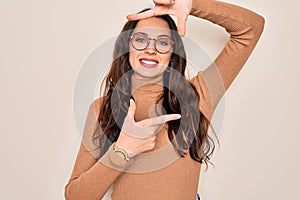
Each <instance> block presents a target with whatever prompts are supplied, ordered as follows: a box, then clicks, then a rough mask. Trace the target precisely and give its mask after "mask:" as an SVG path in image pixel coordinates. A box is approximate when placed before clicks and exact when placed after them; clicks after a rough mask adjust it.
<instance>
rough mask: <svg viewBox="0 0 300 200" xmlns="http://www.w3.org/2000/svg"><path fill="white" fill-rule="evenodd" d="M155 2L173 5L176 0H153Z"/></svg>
mask: <svg viewBox="0 0 300 200" xmlns="http://www.w3.org/2000/svg"><path fill="white" fill-rule="evenodd" d="M153 2H154V3H155V4H159V5H173V4H174V3H175V0H153Z"/></svg>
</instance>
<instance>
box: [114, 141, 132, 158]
mask: <svg viewBox="0 0 300 200" xmlns="http://www.w3.org/2000/svg"><path fill="white" fill-rule="evenodd" d="M113 150H114V152H115V153H116V154H118V156H120V157H121V158H123V159H124V161H126V162H129V161H130V158H129V156H128V153H127V152H126V151H125V150H124V149H121V148H119V147H117V145H116V142H114V143H113Z"/></svg>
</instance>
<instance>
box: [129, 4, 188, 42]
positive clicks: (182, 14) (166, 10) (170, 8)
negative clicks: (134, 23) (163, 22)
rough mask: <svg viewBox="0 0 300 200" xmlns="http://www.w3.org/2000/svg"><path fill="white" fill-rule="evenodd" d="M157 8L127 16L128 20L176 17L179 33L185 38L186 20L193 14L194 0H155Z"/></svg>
mask: <svg viewBox="0 0 300 200" xmlns="http://www.w3.org/2000/svg"><path fill="white" fill-rule="evenodd" d="M153 2H154V4H155V6H154V8H152V9H151V10H148V11H145V12H143V13H139V14H130V15H127V19H128V20H140V19H146V18H150V17H154V16H159V15H165V14H169V15H174V16H176V17H177V18H178V33H179V34H180V35H181V36H183V35H184V34H185V29H186V25H185V23H186V20H187V18H188V16H189V14H190V12H191V8H192V0H153Z"/></svg>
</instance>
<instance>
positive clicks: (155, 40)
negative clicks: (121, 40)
mask: <svg viewBox="0 0 300 200" xmlns="http://www.w3.org/2000/svg"><path fill="white" fill-rule="evenodd" d="M137 34H143V35H145V36H147V45H146V47H145V48H142V49H138V48H136V47H135V46H134V44H133V42H132V39H133V37H134V36H135V35H137ZM163 37H166V38H168V39H169V40H170V42H171V48H170V49H169V50H168V51H166V52H161V51H159V50H158V49H157V47H156V44H157V40H158V39H154V38H150V37H149V36H148V34H147V33H143V32H136V33H134V34H132V35H131V36H130V43H131V45H132V47H133V48H134V49H135V50H138V51H143V50H145V49H147V48H148V46H149V44H150V41H151V40H153V41H154V48H155V50H156V51H157V52H158V53H161V54H166V53H168V52H170V50H171V49H172V47H173V45H174V43H175V42H174V41H173V40H172V39H171V37H169V36H167V35H163Z"/></svg>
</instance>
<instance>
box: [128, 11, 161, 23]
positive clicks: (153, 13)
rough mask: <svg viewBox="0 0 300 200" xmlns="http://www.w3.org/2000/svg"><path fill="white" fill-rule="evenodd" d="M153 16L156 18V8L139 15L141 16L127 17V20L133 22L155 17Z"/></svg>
mask: <svg viewBox="0 0 300 200" xmlns="http://www.w3.org/2000/svg"><path fill="white" fill-rule="evenodd" d="M153 16H155V11H154V8H152V9H151V10H147V11H145V12H142V13H139V14H130V15H127V19H128V20H131V21H132V20H140V19H147V18H149V17H153Z"/></svg>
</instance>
